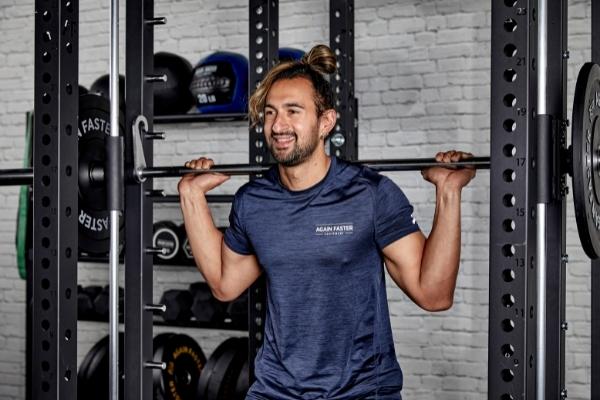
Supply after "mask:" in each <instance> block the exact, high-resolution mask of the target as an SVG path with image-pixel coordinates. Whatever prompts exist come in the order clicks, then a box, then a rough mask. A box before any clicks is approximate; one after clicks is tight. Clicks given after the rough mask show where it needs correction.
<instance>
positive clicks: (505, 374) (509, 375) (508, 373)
mask: <svg viewBox="0 0 600 400" xmlns="http://www.w3.org/2000/svg"><path fill="white" fill-rule="evenodd" d="M501 375H502V380H503V381H504V382H511V381H512V380H513V379H514V378H515V373H514V372H512V370H510V369H503V370H502V372H501Z"/></svg>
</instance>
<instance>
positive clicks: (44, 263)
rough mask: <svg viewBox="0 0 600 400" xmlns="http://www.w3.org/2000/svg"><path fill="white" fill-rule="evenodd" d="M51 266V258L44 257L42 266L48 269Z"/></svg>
mask: <svg viewBox="0 0 600 400" xmlns="http://www.w3.org/2000/svg"><path fill="white" fill-rule="evenodd" d="M49 267H50V260H49V259H47V258H42V268H44V269H48V268H49Z"/></svg>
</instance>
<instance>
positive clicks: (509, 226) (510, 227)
mask: <svg viewBox="0 0 600 400" xmlns="http://www.w3.org/2000/svg"><path fill="white" fill-rule="evenodd" d="M515 227H516V224H515V221H513V220H512V219H505V220H504V222H502V228H504V231H505V232H513V231H514V230H515Z"/></svg>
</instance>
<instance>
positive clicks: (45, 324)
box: [42, 319, 50, 332]
mask: <svg viewBox="0 0 600 400" xmlns="http://www.w3.org/2000/svg"><path fill="white" fill-rule="evenodd" d="M42 329H43V330H44V332H46V331H47V330H48V329H50V321H48V320H47V319H45V320H43V321H42Z"/></svg>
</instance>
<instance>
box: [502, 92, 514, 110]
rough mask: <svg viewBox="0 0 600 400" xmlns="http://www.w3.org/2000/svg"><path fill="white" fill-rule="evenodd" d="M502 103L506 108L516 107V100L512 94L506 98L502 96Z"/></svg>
mask: <svg viewBox="0 0 600 400" xmlns="http://www.w3.org/2000/svg"><path fill="white" fill-rule="evenodd" d="M502 103H504V105H505V106H506V107H514V106H516V105H517V98H516V97H515V95H514V94H512V93H509V94H507V95H506V96H504V98H503V99H502Z"/></svg>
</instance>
